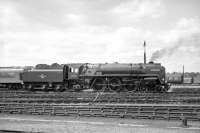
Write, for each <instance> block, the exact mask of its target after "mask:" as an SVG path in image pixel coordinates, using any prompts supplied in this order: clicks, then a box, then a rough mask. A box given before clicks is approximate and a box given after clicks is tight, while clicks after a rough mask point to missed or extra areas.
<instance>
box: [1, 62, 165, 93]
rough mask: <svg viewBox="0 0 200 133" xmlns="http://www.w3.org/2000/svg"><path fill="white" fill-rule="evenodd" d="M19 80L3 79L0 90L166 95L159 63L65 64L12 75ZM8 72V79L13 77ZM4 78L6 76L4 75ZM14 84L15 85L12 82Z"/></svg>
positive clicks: (163, 70)
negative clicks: (137, 92)
mask: <svg viewBox="0 0 200 133" xmlns="http://www.w3.org/2000/svg"><path fill="white" fill-rule="evenodd" d="M14 72H16V73H17V74H16V75H18V76H15V77H14V78H13V79H12V78H7V80H6V83H5V80H2V79H5V78H2V71H1V69H0V86H4V87H8V88H10V89H19V88H24V89H28V90H46V91H47V90H53V91H66V90H73V91H80V90H86V89H90V90H93V91H116V92H119V91H145V92H146V91H151V92H165V91H166V90H167V84H166V81H165V68H164V67H163V66H161V64H160V63H153V62H149V63H138V64H131V63H130V64H128V63H127V64H125V63H105V64H90V63H85V64H66V65H64V66H63V69H33V70H23V71H22V70H20V71H14ZM14 72H11V73H10V74H8V75H7V77H12V74H13V73H14ZM4 76H5V74H4ZM11 80H15V82H13V81H11Z"/></svg>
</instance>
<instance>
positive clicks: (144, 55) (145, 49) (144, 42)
mask: <svg viewBox="0 0 200 133" xmlns="http://www.w3.org/2000/svg"><path fill="white" fill-rule="evenodd" d="M144 64H146V42H145V41H144Z"/></svg>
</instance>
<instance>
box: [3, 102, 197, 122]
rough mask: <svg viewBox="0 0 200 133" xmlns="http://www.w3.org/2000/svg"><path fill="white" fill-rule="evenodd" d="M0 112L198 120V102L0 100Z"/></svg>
mask: <svg viewBox="0 0 200 133" xmlns="http://www.w3.org/2000/svg"><path fill="white" fill-rule="evenodd" d="M0 112H1V113H11V114H34V115H63V116H87V117H118V118H133V119H165V120H181V119H187V120H191V121H200V105H170V104H168V105H166V104H26V103H24V104H18V103H0Z"/></svg>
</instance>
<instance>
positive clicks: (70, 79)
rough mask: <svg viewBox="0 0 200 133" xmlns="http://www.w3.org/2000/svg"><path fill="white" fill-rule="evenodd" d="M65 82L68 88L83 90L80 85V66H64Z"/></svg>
mask: <svg viewBox="0 0 200 133" xmlns="http://www.w3.org/2000/svg"><path fill="white" fill-rule="evenodd" d="M63 81H64V84H65V87H66V88H68V89H75V90H79V89H80V88H81V85H80V84H79V83H80V82H79V66H76V65H64V67H63Z"/></svg>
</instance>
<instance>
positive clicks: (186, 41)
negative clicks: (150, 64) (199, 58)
mask: <svg viewBox="0 0 200 133" xmlns="http://www.w3.org/2000/svg"><path fill="white" fill-rule="evenodd" d="M181 47H185V48H187V52H190V53H192V54H194V53H193V52H197V53H199V52H200V33H195V34H192V35H190V36H188V37H181V38H179V39H178V40H177V41H176V42H175V43H174V46H171V47H167V48H163V49H161V50H157V51H155V52H154V53H153V54H152V56H151V59H150V61H156V60H158V59H161V58H163V57H166V56H168V57H170V56H172V55H174V54H175V53H176V52H178V51H179V48H181ZM194 50H195V51H194Z"/></svg>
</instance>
